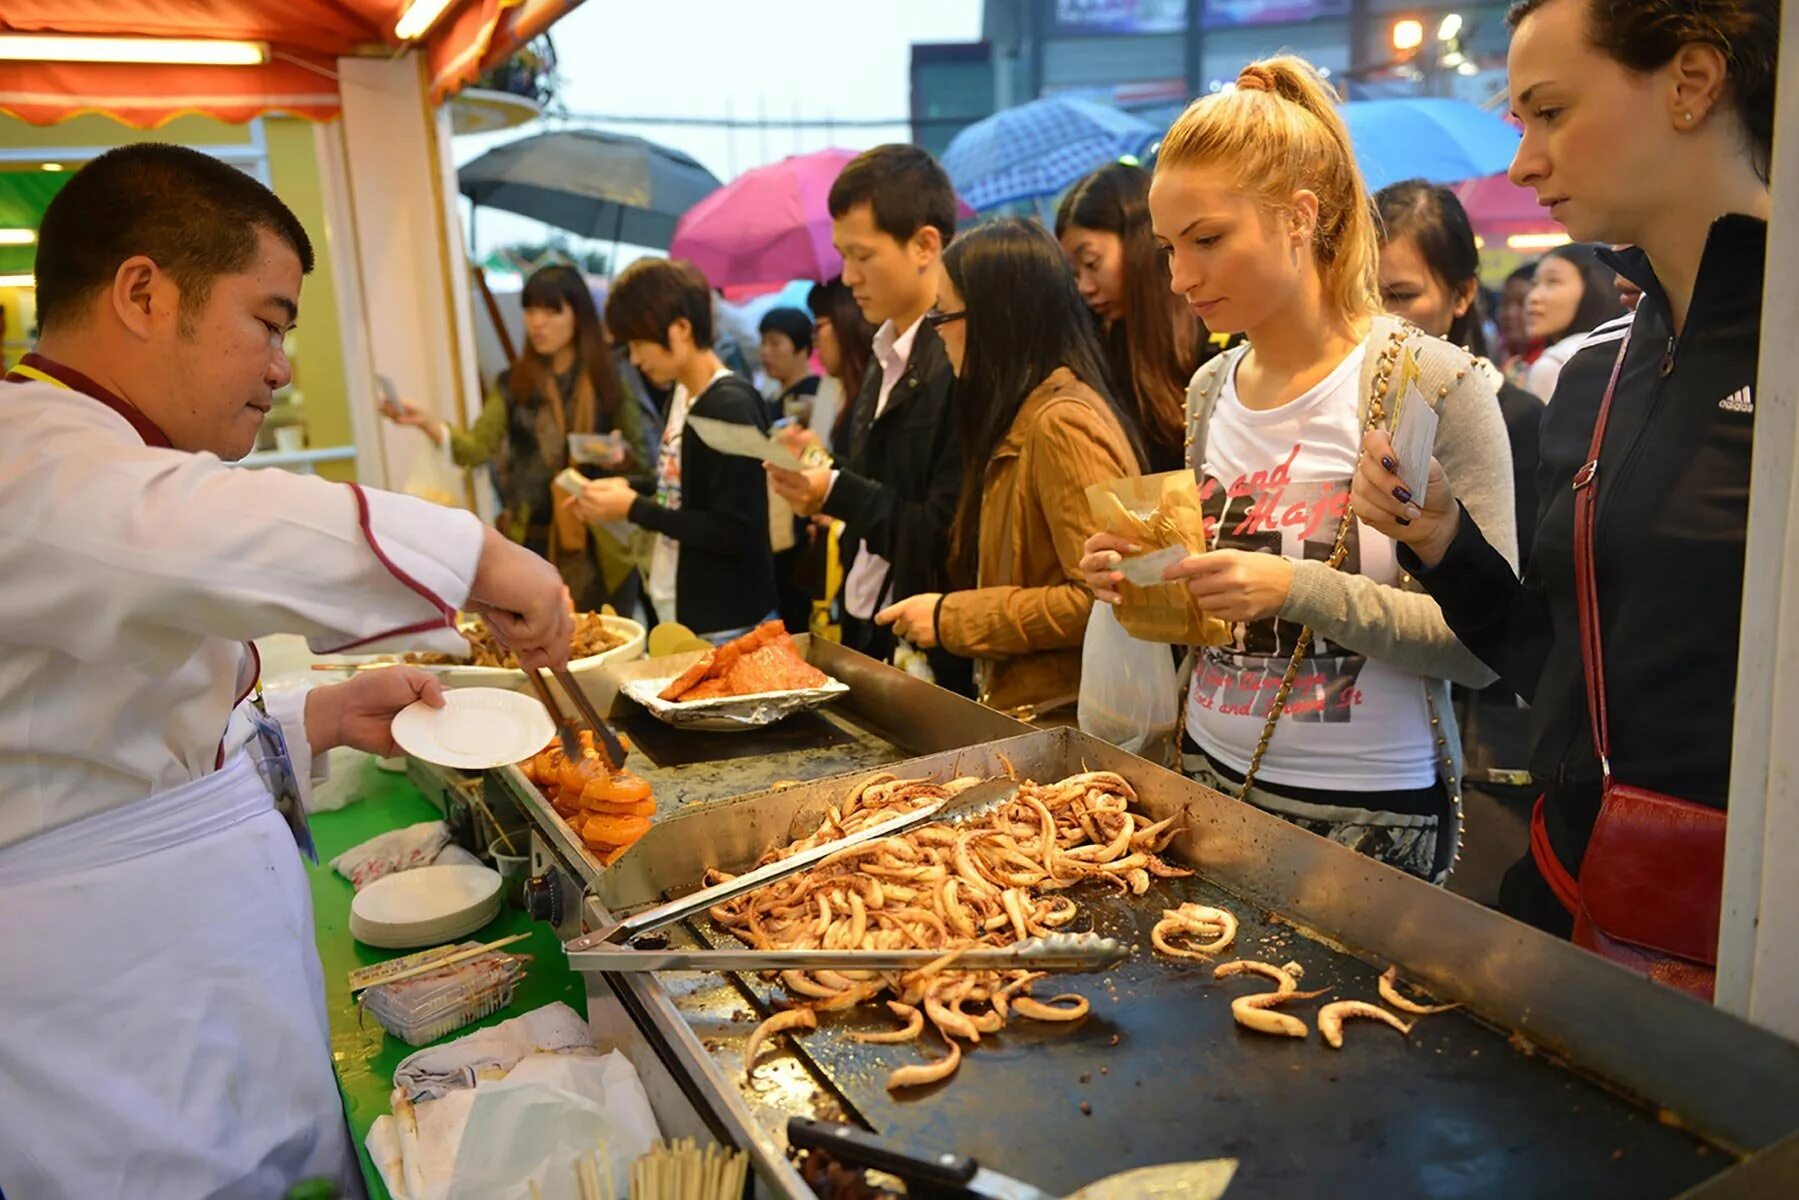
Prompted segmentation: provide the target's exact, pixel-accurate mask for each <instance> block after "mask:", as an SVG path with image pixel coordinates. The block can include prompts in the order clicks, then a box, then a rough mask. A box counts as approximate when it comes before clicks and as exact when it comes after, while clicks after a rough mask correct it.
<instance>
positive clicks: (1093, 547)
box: [1080, 533, 1141, 604]
mask: <svg viewBox="0 0 1799 1200" xmlns="http://www.w3.org/2000/svg"><path fill="white" fill-rule="evenodd" d="M1140 549H1141V547H1139V546H1138V545H1137V544H1136V543H1135V542H1130V541H1127V540H1125V539H1124V538H1121V537H1118V536H1116V535H1115V534H1110V533H1096V534H1094V535H1093V536H1092V537H1090V538H1088V539H1087V544H1086V545H1085V546H1083V547H1081V563H1080V566H1081V574H1082V576H1084V577H1085V579H1086V583H1087V590H1088V591H1090V592H1092V593H1093V598H1094V599H1096V600H1101V601H1104V602H1105V603H1107V604H1117V603H1118V600H1119V595H1118V585H1119V584H1121V583H1123V582H1124V576H1123V575H1121V574H1119V573H1118V571H1117V570H1115V568H1116V567H1117V566H1118V564H1119V562H1120V561H1121V560H1122V559H1123V558H1124V557H1125V555H1127V554H1136V553H1137V552H1138V551H1139V550H1140Z"/></svg>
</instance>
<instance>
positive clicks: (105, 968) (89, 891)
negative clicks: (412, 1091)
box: [0, 752, 363, 1200]
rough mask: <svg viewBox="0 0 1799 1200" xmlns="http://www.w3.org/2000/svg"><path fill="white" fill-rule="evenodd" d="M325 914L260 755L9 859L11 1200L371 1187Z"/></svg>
mask: <svg viewBox="0 0 1799 1200" xmlns="http://www.w3.org/2000/svg"><path fill="white" fill-rule="evenodd" d="M331 1061H332V1060H331V1041H330V1033H329V1027H328V1022H327V1019H326V1014H325V995H324V977H323V973H322V971H321V969H320V967H319V959H318V952H317V948H316V945H315V943H314V941H313V923H312V899H311V894H310V892H309V890H308V887H307V881H306V873H305V870H304V868H303V867H302V866H301V863H300V857H299V855H298V854H297V853H296V851H295V847H294V837H293V834H292V833H291V832H290V830H289V828H288V826H287V824H286V822H284V821H283V820H282V818H281V817H280V816H279V815H278V814H277V812H276V810H275V806H274V800H273V798H272V797H271V795H270V792H269V789H268V786H267V785H266V784H265V783H264V782H263V779H262V777H261V775H260V774H259V773H258V771H257V768H256V764H255V762H254V761H253V760H252V758H251V757H250V755H249V754H248V753H247V752H240V753H239V754H237V755H236V756H235V757H234V758H233V759H232V760H231V761H230V762H228V763H227V764H226V765H225V766H224V768H223V769H221V770H219V771H217V772H214V773H213V774H210V775H207V776H205V777H203V778H201V779H198V780H195V781H194V782H193V783H191V784H188V785H186V786H184V787H179V788H174V789H171V790H168V791H163V792H158V793H156V794H154V795H152V796H151V797H150V798H149V799H147V800H145V801H143V802H140V803H135V804H130V805H126V806H123V807H119V808H114V809H110V810H107V811H104V812H100V813H96V814H95V815H93V816H90V817H87V818H85V819H83V820H80V821H76V822H74V823H73V824H69V825H64V826H61V827H59V828H57V829H53V830H51V831H49V832H47V833H44V834H40V835H38V836H36V837H31V838H27V839H25V840H24V841H22V842H18V843H15V844H13V845H11V846H7V847H5V848H0V1189H4V1191H5V1193H6V1196H7V1197H8V1200H56V1198H59V1197H70V1198H76V1197H80V1198H83V1200H86V1198H88V1197H103V1196H104V1197H113V1196H118V1197H126V1196H129V1197H132V1198H133V1200H201V1198H203V1197H204V1198H210V1197H219V1198H221V1200H223V1198H231V1200H236V1198H239V1197H242V1198H245V1200H262V1198H264V1197H280V1196H281V1195H282V1194H283V1193H284V1192H285V1191H286V1190H287V1189H288V1188H289V1187H291V1186H292V1185H293V1184H295V1183H296V1182H298V1181H300V1180H303V1179H308V1178H312V1177H315V1176H327V1177H329V1178H331V1179H333V1180H334V1181H337V1182H338V1183H339V1185H340V1186H341V1187H343V1188H344V1189H345V1191H346V1193H347V1194H348V1195H350V1196H361V1195H362V1194H363V1191H362V1184H361V1177H360V1173H359V1171H358V1169H357V1165H356V1157H355V1152H354V1150H353V1149H352V1148H351V1144H350V1140H349V1134H348V1131H347V1130H346V1128H345V1126H344V1117H343V1108H342V1104H341V1101H340V1099H339V1096H338V1090H337V1083H336V1080H335V1078H334V1076H333V1073H332V1069H331Z"/></svg>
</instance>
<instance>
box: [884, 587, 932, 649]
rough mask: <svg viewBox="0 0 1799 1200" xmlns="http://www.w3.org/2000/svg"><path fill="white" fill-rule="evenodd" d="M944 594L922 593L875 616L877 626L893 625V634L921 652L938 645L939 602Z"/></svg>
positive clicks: (907, 598) (890, 606)
mask: <svg viewBox="0 0 1799 1200" xmlns="http://www.w3.org/2000/svg"><path fill="white" fill-rule="evenodd" d="M941 599H943V593H942V592H920V593H919V594H918V595H916V596H908V597H906V598H905V599H904V600H901V601H900V602H899V603H898V604H889V605H888V606H887V607H886V608H883V609H882V610H881V611H880V612H878V613H876V614H875V624H876V625H891V626H893V632H895V633H897V634H898V635H899V636H900V637H903V638H905V639H906V640H907V641H908V642H911V643H912V644H913V645H914V646H917V647H918V648H919V649H920V650H929V649H930V648H931V647H932V646H935V645H936V644H937V602H938V601H939V600H941Z"/></svg>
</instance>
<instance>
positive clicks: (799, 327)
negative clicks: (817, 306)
mask: <svg viewBox="0 0 1799 1200" xmlns="http://www.w3.org/2000/svg"><path fill="white" fill-rule="evenodd" d="M756 332H757V333H760V334H761V335H763V336H764V337H767V336H768V335H769V334H771V333H779V334H782V335H784V336H785V337H786V338H787V340H788V341H790V342H792V343H793V348H794V349H795V350H798V351H800V352H801V353H805V352H806V351H808V350H811V349H812V318H811V317H809V316H807V315H806V314H805V312H804V311H803V310H801V309H797V308H771V309H769V310H768V311H767V312H766V313H764V314H763V315H762V321H761V323H760V324H759V325H758V326H757V327H756Z"/></svg>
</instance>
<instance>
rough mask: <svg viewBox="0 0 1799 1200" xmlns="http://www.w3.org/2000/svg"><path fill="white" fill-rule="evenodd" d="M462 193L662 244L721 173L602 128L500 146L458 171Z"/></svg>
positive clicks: (603, 233)
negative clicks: (607, 131)
mask: <svg viewBox="0 0 1799 1200" xmlns="http://www.w3.org/2000/svg"><path fill="white" fill-rule="evenodd" d="M457 177H458V179H459V181H460V186H461V188H462V194H463V195H465V196H467V197H468V198H469V199H470V200H471V201H473V202H474V203H475V204H479V205H485V206H487V207H490V208H502V209H505V210H506V211H507V212H515V213H518V214H519V215H521V216H526V217H534V218H536V219H537V220H539V221H543V222H545V223H546V224H550V225H555V226H557V227H558V228H561V229H566V230H568V231H569V232H570V233H575V234H579V235H580V236H582V237H589V238H601V239H609V240H611V241H613V242H615V243H616V242H621V241H623V242H630V243H632V244H633V245H637V246H656V247H659V248H662V249H666V248H667V247H668V243H669V241H670V240H671V239H673V237H674V236H675V222H676V221H677V220H679V219H680V217H681V214H682V213H684V212H686V211H687V210H688V209H690V208H692V207H693V206H694V205H695V204H697V203H698V202H699V201H700V200H701V199H703V198H704V197H705V196H706V195H707V194H708V193H709V192H712V191H714V190H716V189H717V188H718V186H719V184H718V178H717V177H716V176H715V175H713V174H712V172H710V171H708V170H707V169H706V168H705V167H702V166H701V165H700V164H699V163H697V162H695V161H694V160H693V159H692V158H690V157H688V156H687V155H685V154H683V153H681V151H679V150H671V149H670V148H669V147H667V146H659V145H657V144H656V143H655V142H648V141H645V140H644V139H642V138H638V137H630V136H628V135H626V134H620V133H603V132H601V131H599V130H597V129H567V130H562V131H559V132H556V133H541V134H538V135H537V136H536V137H528V138H520V139H519V140H518V141H516V142H508V143H507V144H506V145H504V146H499V147H496V148H495V149H492V150H489V151H488V152H487V153H486V154H483V155H482V156H481V157H480V158H477V159H475V160H474V161H473V162H471V163H469V164H468V165H467V166H465V167H463V168H462V169H461V170H460V171H458V172H457Z"/></svg>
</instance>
